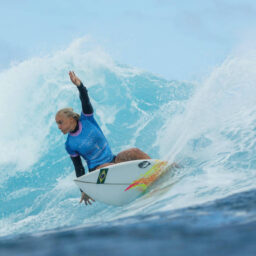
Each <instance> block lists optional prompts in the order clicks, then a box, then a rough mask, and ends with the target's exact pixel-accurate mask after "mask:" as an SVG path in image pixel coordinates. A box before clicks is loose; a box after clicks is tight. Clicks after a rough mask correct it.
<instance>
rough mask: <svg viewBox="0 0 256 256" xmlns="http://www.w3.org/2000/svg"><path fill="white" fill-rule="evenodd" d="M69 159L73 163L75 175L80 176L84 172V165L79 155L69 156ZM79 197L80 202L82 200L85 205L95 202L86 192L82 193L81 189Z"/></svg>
mask: <svg viewBox="0 0 256 256" xmlns="http://www.w3.org/2000/svg"><path fill="white" fill-rule="evenodd" d="M71 160H72V162H73V164H74V167H75V171H76V177H80V176H82V175H84V174H85V170H84V166H83V164H82V160H81V157H80V156H75V157H74V156H71ZM80 191H81V199H80V203H82V202H83V201H84V203H85V205H88V204H90V205H91V204H92V201H93V202H95V201H94V200H93V199H92V198H91V197H89V196H88V195H87V194H86V193H84V192H83V191H82V190H81V189H80Z"/></svg>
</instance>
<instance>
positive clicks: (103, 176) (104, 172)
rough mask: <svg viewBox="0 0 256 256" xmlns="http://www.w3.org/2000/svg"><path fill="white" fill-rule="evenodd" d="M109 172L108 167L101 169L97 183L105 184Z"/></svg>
mask: <svg viewBox="0 0 256 256" xmlns="http://www.w3.org/2000/svg"><path fill="white" fill-rule="evenodd" d="M107 173H108V168H104V169H100V173H99V176H98V180H97V184H104V182H105V180H106V177H107Z"/></svg>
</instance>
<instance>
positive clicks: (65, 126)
mask: <svg viewBox="0 0 256 256" xmlns="http://www.w3.org/2000/svg"><path fill="white" fill-rule="evenodd" d="M55 120H56V123H57V125H58V128H59V129H60V130H61V131H62V133H63V134H67V133H68V132H71V131H73V130H74V129H75V127H76V121H75V120H74V118H72V117H66V116H65V115H63V114H58V115H56V117H55Z"/></svg>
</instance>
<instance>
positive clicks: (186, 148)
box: [0, 38, 256, 236]
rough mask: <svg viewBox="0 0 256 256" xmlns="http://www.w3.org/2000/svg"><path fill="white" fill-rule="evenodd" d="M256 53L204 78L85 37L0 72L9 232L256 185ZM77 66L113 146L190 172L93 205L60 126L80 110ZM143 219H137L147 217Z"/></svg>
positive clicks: (0, 189)
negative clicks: (137, 60) (145, 62)
mask: <svg viewBox="0 0 256 256" xmlns="http://www.w3.org/2000/svg"><path fill="white" fill-rule="evenodd" d="M255 56H256V55H255V54H251V53H250V54H248V55H245V54H238V55H237V56H232V57H230V58H228V59H227V60H226V61H225V62H224V63H223V64H222V65H221V66H219V67H217V68H215V69H214V70H213V72H212V73H211V74H210V75H209V76H208V77H207V78H206V79H205V80H204V81H203V82H200V83H190V82H178V81H167V80H165V79H163V78H160V77H158V76H156V75H153V74H150V73H147V72H144V71H141V70H138V69H136V68H131V67H127V66H124V65H120V64H117V63H115V62H114V61H113V60H112V59H111V57H110V56H109V55H107V54H106V53H105V52H104V51H102V50H101V49H99V48H95V47H94V46H92V45H90V42H88V40H87V39H86V38H85V39H84V38H82V39H79V40H76V41H74V42H73V43H72V44H71V45H70V47H69V48H67V49H65V50H62V51H59V52H56V53H54V54H52V55H50V56H46V57H43V58H33V59H30V60H27V61H24V62H22V63H19V64H16V65H15V66H13V67H11V68H10V69H8V70H4V71H2V72H1V73H0V81H1V87H0V90H1V92H0V109H1V112H0V123H1V126H0V132H1V137H0V144H1V147H0V155H1V157H0V175H1V180H0V209H1V212H0V214H1V215H0V234H1V236H13V235H17V234H20V233H37V232H39V231H43V230H52V229H56V228H61V227H70V226H94V225H96V224H97V225H100V224H101V223H102V224H104V223H106V222H113V223H115V221H116V220H117V219H119V218H121V217H135V219H136V216H140V218H141V216H143V215H144V214H153V215H154V214H159V213H160V212H166V211H168V210H175V209H178V208H184V207H189V206H193V205H199V204H202V203H205V202H208V201H211V200H216V199H219V198H224V197H226V196H228V195H232V194H234V193H237V192H242V191H246V190H249V189H253V188H255V187H256V178H255V177H256V175H255V170H256V139H255V138H256V136H255V133H256V128H255V127H256V106H255V95H256V86H255V84H256V73H255V68H256V57H255ZM69 70H74V71H75V72H76V73H77V74H78V76H79V77H80V78H81V79H82V80H83V82H84V84H85V85H86V86H87V88H88V89H89V94H90V97H91V101H92V104H93V106H94V109H95V111H96V118H97V121H98V122H99V124H100V126H101V128H102V129H103V131H104V133H105V135H106V137H107V138H108V141H109V142H110V145H111V147H112V150H113V152H114V153H118V152H119V151H121V150H124V149H126V148H129V147H134V146H136V147H139V148H141V149H142V150H144V151H145V152H147V153H148V154H149V155H150V156H151V157H153V158H160V159H165V160H168V161H170V162H173V161H176V162H178V163H180V164H181V165H182V168H181V170H179V171H177V173H176V174H175V175H174V176H173V177H170V178H169V179H167V178H166V179H165V180H164V181H163V182H162V183H161V184H160V185H159V186H160V187H165V189H164V193H163V191H162V192H161V193H155V194H152V196H147V195H145V196H143V197H142V198H139V199H138V200H136V201H135V202H133V203H131V204H129V205H127V206H124V207H113V206H106V205H104V204H101V203H99V202H96V203H95V204H94V205H93V206H92V207H87V208H86V209H84V206H83V205H79V203H78V202H79V197H80V193H79V190H78V188H77V187H76V186H75V184H74V183H73V181H72V180H73V178H74V177H75V173H74V170H73V167H72V163H71V160H70V159H69V157H68V155H67V154H66V152H65V149H64V143H65V136H63V135H62V134H61V133H60V132H59V130H58V129H57V126H56V124H55V113H56V112H57V110H58V109H60V108H63V107H67V106H72V107H73V108H74V110H75V111H77V112H80V111H81V106H80V101H79V98H78V92H77V89H76V88H75V87H74V86H73V85H72V84H71V82H70V81H69V77H68V71H69ZM140 218H138V221H139V219H140Z"/></svg>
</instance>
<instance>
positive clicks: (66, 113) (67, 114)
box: [56, 108, 80, 121]
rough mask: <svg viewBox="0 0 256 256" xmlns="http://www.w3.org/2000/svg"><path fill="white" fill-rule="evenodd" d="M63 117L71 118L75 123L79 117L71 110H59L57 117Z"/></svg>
mask: <svg viewBox="0 0 256 256" xmlns="http://www.w3.org/2000/svg"><path fill="white" fill-rule="evenodd" d="M63 114H64V115H65V116H66V117H72V118H74V119H75V120H76V121H78V120H79V119H80V115H79V114H77V113H76V112H74V111H73V108H63V109H60V110H59V111H58V112H57V113H56V116H57V115H63Z"/></svg>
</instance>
